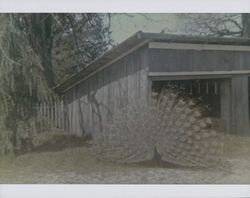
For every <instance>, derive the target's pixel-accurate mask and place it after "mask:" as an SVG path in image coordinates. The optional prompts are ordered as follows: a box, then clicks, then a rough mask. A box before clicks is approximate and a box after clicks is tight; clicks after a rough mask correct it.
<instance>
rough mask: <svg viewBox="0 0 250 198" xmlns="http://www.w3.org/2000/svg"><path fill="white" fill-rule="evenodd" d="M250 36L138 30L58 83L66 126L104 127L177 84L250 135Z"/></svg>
mask: <svg viewBox="0 0 250 198" xmlns="http://www.w3.org/2000/svg"><path fill="white" fill-rule="evenodd" d="M249 75H250V40H249V39H243V38H211V37H197V36H184V35H167V34H156V33H143V32H138V33H136V34H134V35H133V36H131V37H130V38H128V39H127V40H125V41H124V42H123V43H121V44H119V45H118V46H116V47H115V48H114V49H112V50H110V51H109V52H107V53H106V54H104V55H103V56H102V57H100V58H99V59H97V60H96V61H94V62H92V63H91V64H89V65H88V66H87V67H85V68H84V69H82V70H81V71H79V72H78V73H76V74H74V75H72V76H71V77H70V78H69V79H67V80H65V81H64V82H62V83H61V84H60V85H58V86H57V87H56V90H57V91H58V92H60V93H61V94H62V95H63V105H64V108H63V111H62V112H61V116H60V121H59V123H61V125H62V127H63V128H64V129H65V130H66V131H69V132H70V133H72V134H76V135H79V136H81V135H84V134H93V133H98V132H100V130H102V126H101V124H100V123H103V122H106V121H110V120H111V119H112V114H113V112H115V111H116V110H118V109H120V108H121V107H123V106H125V105H126V104H128V103H129V102H131V101H136V100H138V99H149V97H151V92H152V91H159V90H160V89H161V88H162V87H163V86H165V85H168V84H173V85H174V86H177V87H178V88H180V89H183V90H184V91H185V92H187V93H189V94H192V95H194V96H195V97H202V99H203V101H204V103H205V104H206V105H208V106H209V107H210V108H211V114H212V116H215V117H217V118H219V119H220V120H221V125H222V126H223V127H224V128H225V130H226V131H227V132H228V133H236V134H250V128H249V98H248V97H249V96H248V93H249V88H248V84H249V82H248V81H249V79H248V77H249Z"/></svg>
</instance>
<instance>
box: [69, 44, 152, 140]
mask: <svg viewBox="0 0 250 198" xmlns="http://www.w3.org/2000/svg"><path fill="white" fill-rule="evenodd" d="M147 53H148V49H147V47H142V48H140V49H138V50H136V51H134V52H133V53H131V54H129V55H127V56H126V57H124V58H122V59H120V60H118V61H117V62H115V63H113V64H112V65H110V66H108V67H106V68H104V69H103V70H101V71H99V72H97V73H96V74H94V75H93V76H91V77H89V78H88V79H86V80H84V81H83V82H81V83H80V84H78V85H77V86H75V87H73V88H72V89H70V90H68V91H67V92H66V94H65V97H64V102H65V107H64V108H65V109H64V110H65V111H64V112H65V113H64V117H65V130H66V131H69V132H70V133H72V134H75V135H79V136H82V135H83V134H92V133H99V132H100V131H102V123H105V122H107V121H110V120H111V119H112V115H113V113H114V112H115V111H117V110H118V109H120V108H121V107H124V106H125V105H126V104H128V103H129V102H132V101H136V100H138V99H140V98H144V99H146V98H147V96H148V87H147V85H148V81H147V72H148V67H147V65H148V64H147V57H148V56H147V55H148V54H147Z"/></svg>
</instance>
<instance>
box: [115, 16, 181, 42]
mask: <svg viewBox="0 0 250 198" xmlns="http://www.w3.org/2000/svg"><path fill="white" fill-rule="evenodd" d="M182 26H183V20H182V19H180V17H178V15H177V14H130V13H129V14H115V15H114V16H113V17H112V18H111V31H112V34H111V37H112V38H113V39H114V41H115V43H120V42H122V41H123V40H125V39H126V38H128V37H130V36H131V35H133V34H134V33H136V32H138V31H144V32H154V33H160V32H162V31H164V32H165V33H181V29H182Z"/></svg>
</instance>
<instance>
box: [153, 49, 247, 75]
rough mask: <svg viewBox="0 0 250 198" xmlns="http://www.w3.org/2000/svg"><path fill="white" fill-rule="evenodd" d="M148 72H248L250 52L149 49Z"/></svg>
mask: <svg viewBox="0 0 250 198" xmlns="http://www.w3.org/2000/svg"><path fill="white" fill-rule="evenodd" d="M149 57H150V58H149V65H150V72H190V71H231V70H249V69H250V64H249V63H250V52H239V51H211V50H208V51H206V50H202V51H198V50H175V49H150V50H149Z"/></svg>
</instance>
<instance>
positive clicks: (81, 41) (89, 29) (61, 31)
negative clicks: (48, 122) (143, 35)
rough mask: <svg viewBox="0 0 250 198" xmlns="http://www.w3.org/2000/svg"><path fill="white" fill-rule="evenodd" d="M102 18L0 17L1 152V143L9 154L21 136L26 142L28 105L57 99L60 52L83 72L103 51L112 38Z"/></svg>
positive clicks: (30, 115)
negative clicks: (63, 52)
mask: <svg viewBox="0 0 250 198" xmlns="http://www.w3.org/2000/svg"><path fill="white" fill-rule="evenodd" d="M105 17H106V16H105V15H99V14H1V15H0V21H1V37H0V108H1V112H0V117H1V127H2V128H3V129H1V133H0V142H1V143H0V144H1V147H2V150H4V151H3V152H5V151H6V148H5V144H4V142H3V141H9V142H10V144H11V145H12V148H11V149H9V150H14V151H15V152H16V151H17V150H18V149H19V148H20V147H22V144H23V142H22V141H21V140H22V138H23V136H25V138H26V139H28V140H29V139H31V136H32V133H33V131H32V130H31V128H30V124H31V121H32V119H33V118H34V116H35V114H36V109H35V108H34V106H33V104H35V103H37V102H39V101H47V100H48V99H49V98H55V97H56V95H55V93H54V90H53V87H54V85H55V83H56V80H57V78H56V77H57V76H59V74H60V75H61V76H63V75H65V73H63V72H61V71H60V70H59V68H60V67H61V66H64V65H62V64H59V63H57V62H56V60H57V59H61V60H63V59H64V60H65V57H64V54H61V52H62V51H67V52H71V51H73V52H74V53H72V54H71V56H72V59H71V60H72V61H73V60H74V61H78V62H79V63H81V62H83V64H82V65H79V66H78V67H84V66H85V65H86V64H87V63H88V62H90V61H92V60H93V59H95V58H97V57H98V56H99V55H100V54H102V53H103V52H104V51H105V50H106V49H107V48H108V46H109V44H110V42H111V39H110V38H109V30H108V27H107V26H108V24H106V22H105ZM105 33H106V34H105ZM72 41H74V42H72ZM72 43H73V44H72ZM61 48H64V50H61ZM55 51H57V52H56V53H55ZM82 53H84V54H82ZM58 57H59V58H58ZM66 58H67V57H66ZM62 63H64V62H62ZM68 63H70V61H69V62H68ZM64 68H67V67H65V66H64ZM74 70H75V69H72V71H71V72H74ZM64 72H65V70H64ZM26 142H27V141H26ZM7 145H8V144H7ZM7 150H8V149H7Z"/></svg>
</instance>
